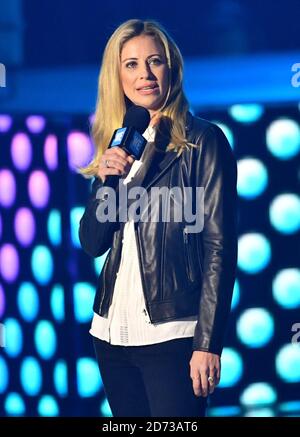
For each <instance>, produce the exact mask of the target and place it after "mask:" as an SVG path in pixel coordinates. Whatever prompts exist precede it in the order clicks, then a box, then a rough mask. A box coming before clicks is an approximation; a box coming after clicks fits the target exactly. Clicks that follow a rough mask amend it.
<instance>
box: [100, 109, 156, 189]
mask: <svg viewBox="0 0 300 437" xmlns="http://www.w3.org/2000/svg"><path fill="white" fill-rule="evenodd" d="M149 122H150V113H149V111H148V110H147V109H146V108H143V107H142V106H137V105H133V106H131V107H130V108H129V109H128V110H127V111H126V114H125V116H124V120H123V126H122V127H121V128H119V129H116V130H115V131H114V133H113V136H112V138H111V141H110V143H109V146H108V147H116V146H118V147H121V148H122V149H124V150H125V152H126V153H128V155H132V156H133V157H134V159H140V158H141V156H142V154H143V151H144V148H145V146H146V144H147V140H146V139H145V138H144V137H143V135H142V134H143V133H144V132H145V130H146V129H147V127H148V125H149ZM119 179H120V176H118V175H107V176H106V179H105V182H104V184H103V185H104V186H108V187H111V188H115V187H116V186H117V185H118V182H119Z"/></svg>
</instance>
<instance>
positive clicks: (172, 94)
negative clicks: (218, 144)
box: [78, 19, 191, 177]
mask: <svg viewBox="0 0 300 437" xmlns="http://www.w3.org/2000/svg"><path fill="white" fill-rule="evenodd" d="M140 35H149V36H151V37H154V38H156V40H157V41H158V42H159V43H160V44H161V45H162V47H163V48H164V51H165V55H166V59H167V63H168V68H169V88H168V91H167V93H166V98H165V100H164V102H163V104H162V106H161V108H160V109H159V110H158V112H159V113H160V116H161V119H162V120H163V119H164V118H165V119H166V120H168V123H169V126H170V132H169V137H170V142H169V144H168V146H167V149H166V150H174V151H176V152H177V153H178V154H180V153H181V152H182V150H183V149H184V148H185V147H187V146H188V145H191V144H190V143H188V142H187V140H186V137H185V136H186V135H185V125H186V115H187V112H188V110H189V104H188V101H187V99H186V97H185V95H184V92H183V60H182V56H181V53H180V51H179V49H178V47H177V45H176V44H175V42H174V41H173V39H172V38H171V37H170V36H169V35H168V33H167V32H166V30H165V29H164V28H163V27H162V26H161V25H160V24H158V23H157V22H155V21H152V20H151V21H143V20H137V19H133V20H128V21H126V22H125V23H123V24H121V25H120V26H119V27H118V28H117V29H116V30H115V31H114V33H113V34H112V36H111V37H110V39H109V41H108V43H107V45H106V47H105V50H104V54H103V59H102V65H101V69H100V74H99V80H98V96H97V103H96V111H95V115H94V120H93V124H92V130H91V134H92V138H93V141H94V144H95V154H94V157H93V159H92V161H91V162H90V163H89V164H88V165H87V166H86V167H80V168H79V169H78V171H79V173H81V174H83V175H85V176H86V177H88V176H95V175H96V174H97V173H98V166H99V162H100V158H101V156H102V155H103V153H104V152H105V150H106V148H107V147H108V144H109V142H110V140H111V137H112V134H113V132H114V130H115V129H118V128H119V127H120V126H122V123H123V118H124V115H125V113H126V109H127V107H128V99H127V98H126V96H125V94H124V92H123V88H122V84H121V79H120V57H121V51H122V48H123V46H124V44H125V43H126V42H127V41H128V40H130V39H131V38H134V37H136V36H140ZM158 129H159V128H158Z"/></svg>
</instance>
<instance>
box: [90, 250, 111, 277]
mask: <svg viewBox="0 0 300 437" xmlns="http://www.w3.org/2000/svg"><path fill="white" fill-rule="evenodd" d="M109 251H110V249H108V250H107V251H106V252H105V253H104V254H103V255H101V256H98V257H97V258H94V260H93V261H94V269H95V273H96V275H97V276H99V275H100V273H101V270H102V268H103V266H104V263H105V260H106V257H107V255H108V253H109Z"/></svg>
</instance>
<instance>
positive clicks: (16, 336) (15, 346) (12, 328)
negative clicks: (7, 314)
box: [4, 319, 23, 358]
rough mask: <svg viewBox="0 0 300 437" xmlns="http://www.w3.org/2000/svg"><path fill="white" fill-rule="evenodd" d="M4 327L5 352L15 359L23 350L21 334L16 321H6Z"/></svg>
mask: <svg viewBox="0 0 300 437" xmlns="http://www.w3.org/2000/svg"><path fill="white" fill-rule="evenodd" d="M4 326H5V340H6V341H5V349H4V350H5V352H6V353H7V355H9V356H10V357H12V358H15V357H17V356H18V355H19V354H20V353H21V351H22V348H23V333H22V329H21V326H20V324H19V322H18V321H17V320H16V319H6V320H5V322H4Z"/></svg>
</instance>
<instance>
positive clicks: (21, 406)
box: [4, 393, 25, 416]
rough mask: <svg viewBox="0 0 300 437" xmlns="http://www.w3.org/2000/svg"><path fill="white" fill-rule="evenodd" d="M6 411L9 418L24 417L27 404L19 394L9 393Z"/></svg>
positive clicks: (5, 403)
mask: <svg viewBox="0 0 300 437" xmlns="http://www.w3.org/2000/svg"><path fill="white" fill-rule="evenodd" d="M4 409H5V411H6V414H7V415H8V416H23V414H25V403H24V401H23V399H22V397H21V396H20V395H19V393H9V394H8V395H7V397H6V399H5V402H4Z"/></svg>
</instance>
